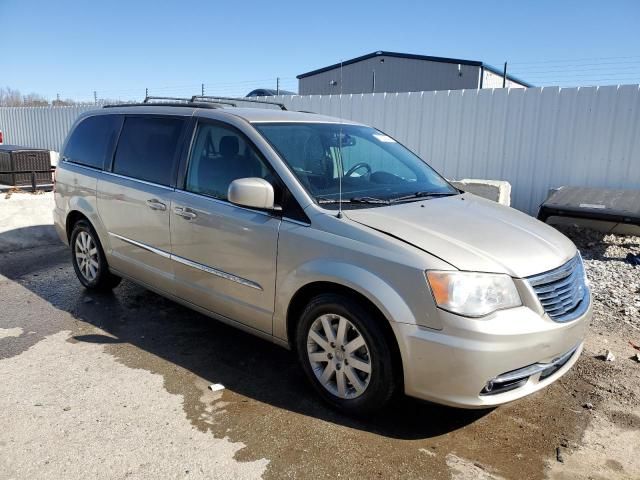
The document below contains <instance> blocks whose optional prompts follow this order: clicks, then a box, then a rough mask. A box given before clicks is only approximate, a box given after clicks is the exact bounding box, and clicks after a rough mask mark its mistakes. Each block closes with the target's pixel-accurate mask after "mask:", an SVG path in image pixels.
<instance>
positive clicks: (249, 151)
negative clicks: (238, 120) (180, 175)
mask: <svg viewBox="0 0 640 480" xmlns="http://www.w3.org/2000/svg"><path fill="white" fill-rule="evenodd" d="M247 177H258V178H263V179H265V180H267V181H271V182H272V183H273V175H272V174H271V171H270V170H269V168H268V167H267V166H266V165H265V163H264V161H263V160H262V158H261V157H260V155H259V154H258V152H257V151H256V150H255V149H254V147H253V146H252V145H250V144H249V143H247V141H246V140H245V139H244V137H243V136H242V135H240V133H239V132H237V131H236V130H235V129H233V128H231V127H226V126H223V125H219V124H213V123H200V124H199V125H198V128H197V131H196V138H195V141H194V144H193V148H192V150H191V156H190V158H189V166H188V169H187V177H186V181H185V190H187V191H188V192H193V193H199V194H202V195H207V196H210V197H213V198H217V199H220V200H227V191H228V189H229V185H230V184H231V182H232V181H234V180H237V179H239V178H247Z"/></svg>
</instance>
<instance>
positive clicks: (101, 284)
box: [70, 220, 121, 290]
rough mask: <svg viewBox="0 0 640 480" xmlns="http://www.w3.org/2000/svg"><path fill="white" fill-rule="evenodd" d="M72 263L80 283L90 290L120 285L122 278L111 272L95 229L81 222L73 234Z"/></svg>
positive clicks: (75, 226) (106, 288)
mask: <svg viewBox="0 0 640 480" xmlns="http://www.w3.org/2000/svg"><path fill="white" fill-rule="evenodd" d="M70 245H71V262H72V263H73V269H74V270H75V272H76V276H77V277H78V280H80V283H82V285H84V287H85V288H87V289H89V290H111V289H112V288H114V287H116V286H117V285H118V284H119V283H120V280H121V279H120V277H118V276H116V275H113V274H112V273H111V272H110V271H109V266H108V265H107V261H106V259H105V256H104V251H103V250H102V245H100V240H98V235H97V234H96V232H95V230H94V229H93V227H92V226H91V225H90V224H89V222H87V221H86V220H79V221H78V222H76V224H75V225H74V226H73V231H72V232H71V239H70Z"/></svg>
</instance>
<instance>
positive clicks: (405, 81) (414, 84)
mask: <svg viewBox="0 0 640 480" xmlns="http://www.w3.org/2000/svg"><path fill="white" fill-rule="evenodd" d="M382 61H383V62H382ZM479 74H480V67H478V66H472V65H464V64H461V65H458V64H457V63H447V62H432V61H428V60H417V59H412V58H398V57H387V56H384V55H380V56H376V57H373V58H369V59H366V60H362V61H359V62H356V63H351V64H347V65H344V66H343V68H342V79H343V84H342V93H343V94H346V93H374V92H375V93H381V92H419V91H430V90H444V89H451V90H454V89H463V88H478V83H479V80H480V76H479ZM374 76H375V89H374ZM332 82H336V84H335V85H332ZM501 85H502V84H501ZM298 91H299V92H300V95H311V94H313V95H320V94H321V95H329V94H336V93H340V91H341V90H340V68H334V69H333V70H328V71H326V72H320V73H317V74H315V75H311V76H308V77H303V78H301V79H299V80H298Z"/></svg>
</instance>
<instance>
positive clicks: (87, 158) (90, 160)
mask: <svg viewBox="0 0 640 480" xmlns="http://www.w3.org/2000/svg"><path fill="white" fill-rule="evenodd" d="M121 122H122V117H121V116H120V115H99V116H95V117H89V118H86V119H85V120H83V121H82V122H80V124H79V125H78V126H77V127H76V128H75V130H74V131H73V133H72V134H71V137H70V138H69V141H68V142H67V146H66V148H65V150H64V157H65V159H66V160H67V161H69V162H72V163H77V164H79V165H84V166H86V167H93V168H99V169H100V170H102V169H103V168H104V165H105V162H107V161H108V160H109V158H107V157H109V156H110V155H111V152H113V146H114V144H115V142H116V139H117V137H118V131H119V130H120V124H121Z"/></svg>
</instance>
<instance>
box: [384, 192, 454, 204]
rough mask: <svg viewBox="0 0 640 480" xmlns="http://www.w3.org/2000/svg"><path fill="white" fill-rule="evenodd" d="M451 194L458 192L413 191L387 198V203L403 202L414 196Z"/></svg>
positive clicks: (443, 195) (448, 195) (447, 195)
mask: <svg viewBox="0 0 640 480" xmlns="http://www.w3.org/2000/svg"><path fill="white" fill-rule="evenodd" d="M452 195H459V193H453V192H427V191H424V192H415V193H412V194H410V195H404V196H402V197H396V198H391V199H389V203H397V202H405V201H407V200H413V199H414V198H424V197H450V196H452Z"/></svg>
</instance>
